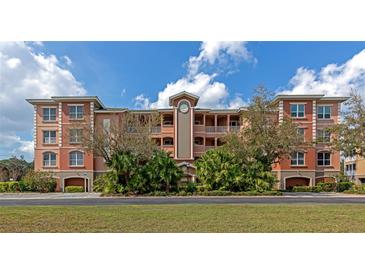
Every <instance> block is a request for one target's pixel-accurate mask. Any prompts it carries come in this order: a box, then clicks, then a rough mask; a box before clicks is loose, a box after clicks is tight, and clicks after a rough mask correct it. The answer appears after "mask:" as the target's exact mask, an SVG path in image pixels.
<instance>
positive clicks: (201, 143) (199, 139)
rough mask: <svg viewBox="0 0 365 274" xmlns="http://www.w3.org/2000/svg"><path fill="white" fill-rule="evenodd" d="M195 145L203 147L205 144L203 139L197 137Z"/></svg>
mask: <svg viewBox="0 0 365 274" xmlns="http://www.w3.org/2000/svg"><path fill="white" fill-rule="evenodd" d="M194 144H195V145H198V146H202V145H203V144H204V139H203V137H195V138H194Z"/></svg>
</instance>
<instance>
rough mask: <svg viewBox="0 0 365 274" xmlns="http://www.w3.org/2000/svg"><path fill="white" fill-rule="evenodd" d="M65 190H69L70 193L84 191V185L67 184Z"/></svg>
mask: <svg viewBox="0 0 365 274" xmlns="http://www.w3.org/2000/svg"><path fill="white" fill-rule="evenodd" d="M65 192H68V193H75V192H84V187H83V186H66V187H65Z"/></svg>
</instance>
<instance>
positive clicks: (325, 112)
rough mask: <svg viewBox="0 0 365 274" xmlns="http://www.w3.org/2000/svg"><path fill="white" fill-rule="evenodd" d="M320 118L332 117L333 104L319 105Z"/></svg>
mask: <svg viewBox="0 0 365 274" xmlns="http://www.w3.org/2000/svg"><path fill="white" fill-rule="evenodd" d="M317 117H318V119H330V118H331V106H318V114H317Z"/></svg>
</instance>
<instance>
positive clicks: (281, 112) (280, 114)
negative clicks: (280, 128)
mask: <svg viewBox="0 0 365 274" xmlns="http://www.w3.org/2000/svg"><path fill="white" fill-rule="evenodd" d="M283 119H284V102H283V101H282V100H281V101H279V124H281V123H282V122H283Z"/></svg>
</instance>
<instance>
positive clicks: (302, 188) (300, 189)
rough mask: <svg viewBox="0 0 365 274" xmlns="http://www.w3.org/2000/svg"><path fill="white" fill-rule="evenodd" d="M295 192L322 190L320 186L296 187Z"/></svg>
mask: <svg viewBox="0 0 365 274" xmlns="http://www.w3.org/2000/svg"><path fill="white" fill-rule="evenodd" d="M292 191H293V192H321V191H322V188H321V187H320V186H294V187H293V189H292Z"/></svg>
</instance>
